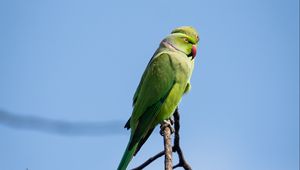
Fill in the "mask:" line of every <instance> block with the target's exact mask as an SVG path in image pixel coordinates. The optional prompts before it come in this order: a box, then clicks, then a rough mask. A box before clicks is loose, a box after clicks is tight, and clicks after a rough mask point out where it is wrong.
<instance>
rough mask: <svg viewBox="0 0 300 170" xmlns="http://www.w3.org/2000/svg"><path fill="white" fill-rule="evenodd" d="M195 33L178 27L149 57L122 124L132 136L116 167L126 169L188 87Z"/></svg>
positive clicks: (169, 115) (187, 28)
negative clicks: (129, 110)
mask: <svg viewBox="0 0 300 170" xmlns="http://www.w3.org/2000/svg"><path fill="white" fill-rule="evenodd" d="M198 40H199V38H198V34H197V32H196V30H195V29H194V28H192V27H187V26H185V27H179V28H176V29H175V30H173V31H172V33H171V34H170V35H169V36H167V37H166V38H165V39H164V40H163V41H162V42H161V43H160V46H159V48H158V49H157V50H156V52H155V54H154V56H153V57H152V58H151V60H150V62H149V64H148V66H147V68H146V70H145V71H144V74H143V76H142V78H141V81H140V83H139V85H138V88H137V90H136V92H135V94H134V98H133V111H132V115H131V117H130V119H129V120H128V122H127V123H126V125H125V127H126V128H127V129H129V128H130V129H131V136H130V140H129V143H128V145H127V147H126V150H125V153H124V155H123V157H122V160H121V162H120V164H119V167H118V170H125V169H126V168H127V166H128V164H129V162H130V161H131V159H132V157H133V156H134V155H135V154H136V153H137V151H139V149H140V148H141V147H142V145H143V144H144V143H145V142H146V140H147V138H148V137H149V136H150V134H151V133H152V131H153V129H154V128H155V126H156V125H157V124H159V123H161V122H162V121H163V120H165V119H168V118H169V117H171V116H172V114H173V112H174V110H175V109H176V107H177V105H178V104H179V102H180V100H181V97H182V95H183V94H184V93H186V92H187V91H189V89H190V87H191V86H190V83H189V81H190V78H191V74H192V71H193V68H194V57H195V54H196V45H197V43H198Z"/></svg>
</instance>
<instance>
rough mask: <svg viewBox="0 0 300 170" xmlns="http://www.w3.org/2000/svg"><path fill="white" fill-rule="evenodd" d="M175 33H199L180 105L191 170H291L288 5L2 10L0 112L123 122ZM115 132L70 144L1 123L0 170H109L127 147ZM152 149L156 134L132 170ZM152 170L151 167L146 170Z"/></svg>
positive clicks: (292, 73)
mask: <svg viewBox="0 0 300 170" xmlns="http://www.w3.org/2000/svg"><path fill="white" fill-rule="evenodd" d="M182 25H191V26H194V27H196V28H197V29H198V31H199V33H200V44H199V48H198V55H197V57H196V63H195V70H194V73H193V77H192V80H191V81H192V90H191V92H190V93H189V94H188V95H186V96H184V98H183V100H182V102H181V104H180V112H181V119H182V122H181V124H182V127H181V128H182V129H181V135H182V139H181V142H182V147H183V150H184V153H185V155H186V158H187V160H188V161H189V162H190V164H191V165H192V167H193V168H194V169H196V170H198V169H199V170H298V169H299V1H298V0H244V1H238V0H227V1H221V0H213V1H199V0H194V1H192V0H187V1H176V0H173V1H159V0H152V1H147V2H141V1H116V0H111V1H98V0H86V1H79V0H75V1H74V0H72V1H71V0H67V1H59V0H46V1H38V0H29V1H21V0H11V1H1V2H0V109H1V110H5V111H8V112H12V113H15V114H19V115H24V116H27V115H31V116H39V117H43V118H49V119H55V120H66V121H71V122H72V121H75V122H77V121H80V122H81V121H84V122H85V121H86V122H89V121H100V122H102V121H103V122H106V121H115V120H116V121H121V122H123V123H125V122H126V121H127V119H128V118H129V116H130V114H131V109H132V108H131V103H132V96H133V94H134V91H135V88H136V87H137V85H138V82H139V79H140V77H141V74H142V72H143V71H144V68H145V66H146V64H147V62H148V61H149V59H150V58H151V56H152V54H153V52H154V51H155V49H156V48H157V46H158V44H159V42H160V41H161V39H162V38H163V37H164V36H166V35H168V34H169V33H170V31H171V30H172V29H173V28H175V27H177V26H182ZM0 119H1V117H0ZM122 125H123V124H120V125H119V126H117V127H116V128H117V129H120V132H119V133H117V134H110V135H100V136H68V135H61V134H55V133H45V132H40V131H34V130H24V129H15V128H9V127H7V126H4V125H2V124H0V134H1V138H0V169H1V170H25V169H26V168H28V169H29V170H66V169H70V170H71V169H72V170H83V169H87V170H100V169H116V167H117V165H118V163H119V160H120V159H121V155H122V154H123V151H124V149H125V147H126V144H127V141H128V138H129V132H128V131H126V130H125V129H124V130H123V129H122ZM107 130H108V131H109V129H107ZM162 148H163V146H162V138H161V136H160V135H159V133H158V131H155V132H154V134H153V135H152V136H151V137H150V139H149V141H148V142H147V143H146V144H145V145H144V147H143V148H142V149H141V151H140V153H139V154H138V155H137V156H136V157H135V158H134V159H133V161H132V162H131V164H130V167H134V166H136V165H138V164H140V163H142V162H143V161H144V160H146V159H147V158H149V157H150V156H152V155H154V154H155V153H157V152H159V151H160V150H162ZM162 167H163V159H160V160H159V161H157V162H155V163H153V164H152V165H151V166H149V167H148V169H162Z"/></svg>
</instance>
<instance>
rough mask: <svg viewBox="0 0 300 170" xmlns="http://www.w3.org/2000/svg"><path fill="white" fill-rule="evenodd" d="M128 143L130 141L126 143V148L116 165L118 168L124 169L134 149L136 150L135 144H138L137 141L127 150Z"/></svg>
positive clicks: (119, 169)
mask: <svg viewBox="0 0 300 170" xmlns="http://www.w3.org/2000/svg"><path fill="white" fill-rule="evenodd" d="M129 144H130V142H129V143H128V145H127V147H126V150H125V152H124V154H123V157H122V159H121V162H120V164H119V166H118V170H126V168H127V166H128V164H129V162H130V161H131V159H132V158H133V155H134V153H135V150H136V148H137V146H138V143H137V144H135V145H134V146H133V147H132V148H131V150H129V149H128V148H129Z"/></svg>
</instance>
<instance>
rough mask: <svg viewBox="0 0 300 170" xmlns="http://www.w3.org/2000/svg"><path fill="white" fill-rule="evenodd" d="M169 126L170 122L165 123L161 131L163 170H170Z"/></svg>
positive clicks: (170, 146) (171, 164) (170, 143)
mask: <svg viewBox="0 0 300 170" xmlns="http://www.w3.org/2000/svg"><path fill="white" fill-rule="evenodd" d="M171 128H172V127H171V124H170V121H169V120H168V121H165V122H164V123H163V124H162V126H161V130H163V137H164V148H165V170H172V169H173V168H172V166H173V162H172V142H171Z"/></svg>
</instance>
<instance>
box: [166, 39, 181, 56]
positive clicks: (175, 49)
mask: <svg viewBox="0 0 300 170" xmlns="http://www.w3.org/2000/svg"><path fill="white" fill-rule="evenodd" d="M162 44H163V45H164V46H165V47H166V48H168V49H171V50H173V51H179V52H182V53H184V54H185V52H183V51H181V50H180V49H178V48H177V47H175V46H174V45H173V44H172V43H170V42H168V41H166V40H164V41H162Z"/></svg>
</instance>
